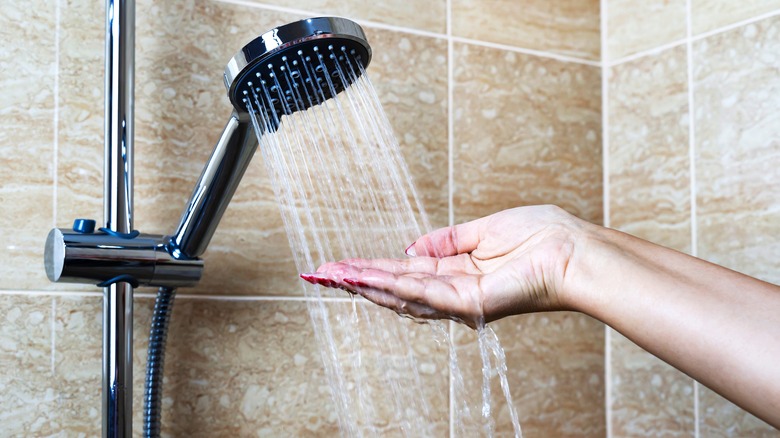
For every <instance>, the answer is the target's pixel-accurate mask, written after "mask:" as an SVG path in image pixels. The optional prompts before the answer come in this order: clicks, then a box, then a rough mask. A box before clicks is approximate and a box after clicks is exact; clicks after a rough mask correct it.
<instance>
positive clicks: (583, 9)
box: [452, 0, 601, 65]
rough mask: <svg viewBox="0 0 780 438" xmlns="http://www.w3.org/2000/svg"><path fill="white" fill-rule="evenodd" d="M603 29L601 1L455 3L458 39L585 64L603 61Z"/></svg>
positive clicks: (458, 0) (468, 0)
mask: <svg viewBox="0 0 780 438" xmlns="http://www.w3.org/2000/svg"><path fill="white" fill-rule="evenodd" d="M599 26H600V21H599V2H598V0H586V1H576V0H575V1H572V0H553V1H548V0H532V1H524V2H507V1H503V0H453V1H452V34H453V35H454V36H457V37H464V38H471V39H475V40H479V41H485V42H491V43H498V44H506V45H510V46H515V47H522V48H525V49H533V50H540V51H544V52H551V53H557V54H561V55H567V56H573V57H577V58H582V59H590V60H594V61H598V60H599V59H600V56H601V55H600V47H601V37H600V33H599ZM495 61H496V60H493V61H490V60H488V62H486V63H485V64H484V65H492V64H493V63H494V62H495ZM499 62H500V61H499Z"/></svg>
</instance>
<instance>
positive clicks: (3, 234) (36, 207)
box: [0, 1, 57, 290]
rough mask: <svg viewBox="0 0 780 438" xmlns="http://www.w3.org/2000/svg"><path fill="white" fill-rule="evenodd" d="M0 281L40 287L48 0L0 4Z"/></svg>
mask: <svg viewBox="0 0 780 438" xmlns="http://www.w3.org/2000/svg"><path fill="white" fill-rule="evenodd" d="M0 11H1V12H0V38H2V41H3V44H2V47H0V87H2V96H3V98H2V100H0V145H2V147H0V160H2V163H3V170H2V172H0V205H2V208H0V241H2V242H3V245H2V258H0V289H6V290H24V289H27V290H29V289H37V290H40V289H46V288H50V287H51V285H50V283H49V281H48V279H47V278H46V273H45V271H44V269H43V247H44V244H45V242H46V235H47V233H48V232H49V229H51V227H52V222H53V193H54V187H53V184H54V172H53V170H54V169H53V163H54V144H55V142H54V106H55V80H56V74H57V72H56V67H55V65H56V63H55V62H56V61H55V60H56V56H55V55H56V54H55V42H54V32H53V31H52V29H54V28H55V27H56V18H55V5H54V4H53V3H50V2H42V1H34V2H31V3H4V4H3V5H2V7H0Z"/></svg>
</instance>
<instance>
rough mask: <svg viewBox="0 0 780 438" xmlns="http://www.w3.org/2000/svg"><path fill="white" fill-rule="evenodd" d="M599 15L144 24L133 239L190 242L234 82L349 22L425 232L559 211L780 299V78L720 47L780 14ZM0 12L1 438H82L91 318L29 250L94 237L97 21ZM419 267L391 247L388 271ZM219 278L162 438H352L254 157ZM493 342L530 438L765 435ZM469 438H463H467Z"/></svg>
mask: <svg viewBox="0 0 780 438" xmlns="http://www.w3.org/2000/svg"><path fill="white" fill-rule="evenodd" d="M602 3H606V7H604V6H603V5H600V4H599V2H598V1H595V0H587V1H565V0H557V1H552V2H551V1H544V0H533V1H525V2H522V4H521V3H518V4H514V3H512V2H504V1H499V0H479V1H477V0H436V1H422V0H419V1H411V2H410V1H401V0H392V1H382V2H370V3H369V2H360V1H357V0H349V1H338V2H337V1H329V0H305V1H295V2H293V1H289V0H275V1H274V0H267V1H236V2H233V3H231V2H218V1H213V0H176V1H169V2H153V1H151V0H140V1H139V2H138V4H137V34H136V46H137V54H136V76H137V79H136V198H135V203H136V218H135V224H136V227H137V228H139V229H141V230H143V231H145V232H150V233H167V232H170V231H171V230H172V227H173V226H174V225H175V224H176V223H177V221H178V218H179V215H180V213H181V209H182V206H183V205H184V203H185V202H186V200H187V198H188V197H189V192H190V190H191V188H192V184H193V183H194V181H195V180H196V179H197V176H198V175H199V173H200V170H201V168H202V166H203V163H204V162H205V161H206V159H207V158H208V155H209V154H210V152H211V148H212V145H213V143H214V142H215V141H216V139H217V137H218V135H219V133H220V131H221V129H222V127H223V124H224V122H225V120H226V117H227V116H228V114H229V111H230V106H229V103H228V101H227V98H226V96H225V93H224V89H223V86H222V80H221V74H222V70H223V67H224V64H225V62H226V61H227V60H228V59H229V58H230V57H231V56H232V55H233V54H234V52H236V51H237V50H238V49H239V48H240V47H241V46H242V45H243V44H244V43H246V42H247V41H249V40H251V39H252V38H254V37H255V36H257V34H259V33H261V32H263V31H265V30H267V29H270V28H272V27H274V26H277V25H280V24H284V23H286V22H289V21H292V20H297V19H300V18H304V17H306V16H315V15H331V14H336V15H344V16H348V17H350V18H353V19H357V20H359V21H360V22H361V24H363V25H364V28H365V29H366V32H367V34H368V37H369V40H370V42H371V44H372V47H373V48H374V59H373V61H372V65H371V67H370V68H369V74H370V76H371V78H372V80H373V82H374V84H375V85H376V86H377V88H378V90H379V93H380V98H381V100H382V102H383V105H384V107H385V109H386V110H387V112H388V115H389V118H390V120H391V121H392V123H393V125H394V129H395V132H396V134H397V136H398V138H399V140H400V142H401V146H402V149H403V152H404V154H405V157H406V159H407V161H408V162H409V164H410V166H411V169H412V173H413V175H414V178H415V184H416V185H417V187H418V189H419V190H420V192H421V194H422V197H423V199H424V202H425V205H426V207H427V209H428V212H429V214H430V215H431V218H432V222H433V224H434V226H443V225H446V224H448V223H451V222H462V221H467V220H470V219H473V218H476V217H479V216H483V215H486V214H489V213H492V212H495V211H498V210H501V209H505V208H510V207H513V206H517V205H525V204H538V203H553V204H558V205H560V206H562V207H564V208H566V209H567V210H569V211H571V212H573V213H575V214H577V215H579V216H581V217H584V218H586V219H588V220H591V221H594V222H597V223H603V222H607V223H608V224H610V225H612V226H614V227H617V228H620V229H625V230H627V231H629V232H632V233H636V234H639V235H640V236H643V237H646V238H648V239H651V240H655V241H658V242H660V243H664V244H666V245H670V246H673V247H675V248H678V249H680V250H683V251H688V252H692V253H694V254H697V255H699V256H701V257H704V258H708V259H710V260H713V261H716V262H719V263H724V264H727V265H729V266H731V267H734V268H735V269H738V270H743V271H745V272H748V273H751V274H754V275H758V276H761V277H762V278H765V279H768V280H769V281H774V282H778V281H780V279H778V278H777V276H776V273H777V272H780V271H779V270H778V269H777V268H778V260H780V257H778V249H777V248H778V241H777V239H776V238H775V237H774V236H778V235H780V233H778V231H780V230H778V228H777V227H778V225H777V224H778V223H780V220H778V216H777V210H778V202H779V201H778V197H777V196H776V195H775V194H774V193H773V191H772V189H771V188H772V187H773V185H775V186H776V185H777V182H778V180H780V176H778V173H777V172H778V171H777V169H778V168H780V163H778V161H779V160H780V146H779V145H778V143H777V141H776V140H775V141H774V143H772V142H771V141H772V140H771V139H772V138H777V137H780V136H778V133H777V129H778V128H777V126H780V123H777V122H778V120H777V115H776V114H774V113H773V111H774V112H777V111H776V108H777V101H776V100H774V101H773V100H772V96H773V95H776V94H777V91H778V90H776V89H777V88H778V87H780V84H778V82H777V81H778V79H777V75H776V74H774V75H772V74H770V72H771V71H772V69H774V71H775V72H776V71H777V68H778V58H777V55H776V54H777V53H778V52H780V50H778V47H777V42H778V41H779V40H780V38H778V34H777V28H778V18H777V17H775V18H771V17H770V18H765V19H762V20H756V21H755V23H752V24H746V25H740V26H737V27H735V28H733V29H731V28H730V27H729V26H732V25H733V23H734V22H736V21H737V20H753V19H755V18H756V17H760V16H761V14H766V13H768V12H772V11H777V10H778V9H780V6H779V5H777V2H772V1H752V2H741V3H740V4H744V5H745V6H744V7H737V8H736V10H735V9H734V8H735V6H734V5H733V4H731V3H728V4H727V2H716V1H714V0H709V1H704V0H692V3H693V5H692V8H693V12H694V14H692V16H691V17H692V18H693V19H692V20H690V21H689V20H687V17H688V16H687V15H686V11H687V8H686V7H685V6H686V5H685V4H684V3H685V2H682V3H683V5H682V7H680V3H681V2H680V1H668V2H664V6H663V7H660V8H658V9H657V10H656V9H652V8H651V9H652V10H651V11H643V9H642V8H646V7H648V6H647V5H646V4H645V2H638V1H637V2H632V1H627V0H622V1H617V0H612V1H607V2H604V1H602ZM721 3H722V4H721ZM0 8H1V10H0V12H2V13H0V37H2V39H3V41H5V43H4V44H3V45H2V47H0V84H2V89H1V90H2V91H1V93H2V100H0V158H2V159H3V162H4V163H5V165H4V166H3V170H2V172H0V205H2V209H0V240H2V241H3V242H4V243H3V248H4V251H3V253H2V256H1V257H2V259H0V369H2V370H3V371H2V372H0V394H2V396H0V410H1V411H2V412H3V415H2V419H3V421H2V429H3V434H6V433H7V434H10V435H13V434H24V435H50V434H55V433H58V432H60V431H62V432H64V433H65V434H66V435H79V434H83V435H87V436H93V435H96V434H98V433H99V428H100V379H101V377H100V361H101V352H100V348H101V340H100V339H101V316H100V314H101V301H102V299H101V295H100V292H99V291H97V290H96V289H95V288H93V287H87V286H78V285H64V284H57V285H52V284H50V283H49V282H48V280H47V279H46V277H45V275H44V273H43V269H42V260H41V257H42V256H41V253H42V247H43V242H44V241H45V237H46V233H47V232H48V230H49V229H50V228H51V227H53V226H60V227H66V226H69V225H70V223H71V221H72V219H74V218H76V217H92V218H96V219H98V220H99V219H101V217H102V142H103V140H102V136H103V128H102V120H103V100H102V99H103V96H102V93H103V32H104V29H103V26H104V24H103V17H104V9H103V6H102V5H101V4H95V3H94V2H87V1H84V0H71V1H68V0H57V1H54V2H44V1H40V0H33V1H31V2H28V3H27V4H24V5H22V4H16V3H13V2H5V3H3V4H2V6H0ZM719 11H720V12H719ZM602 14H606V15H605V16H603V17H602ZM605 22H606V24H604V23H605ZM659 23H660V24H659ZM689 23H690V24H689ZM661 24H663V26H661ZM691 26H692V29H689V27H691ZM724 27H729V28H728V30H726V29H724ZM661 28H663V29H664V30H663V31H659V30H658V29H661ZM604 31H606V33H605V34H603V35H602V32H604ZM689 36H693V37H692V38H690V37H689ZM659 47H660V48H661V50H654V49H656V48H659ZM648 51H649V52H648ZM729 57H733V58H729ZM689 59H692V60H693V62H692V63H691V64H690V65H691V66H692V68H691V69H689V68H688V61H689ZM605 72H606V75H605V74H604V73H605ZM689 78H693V81H689ZM689 83H690V84H693V85H694V86H693V87H692V91H691V90H689ZM691 103H692V104H693V105H694V108H695V109H696V111H695V113H694V114H695V117H694V119H693V123H691V122H690V121H689V117H688V108H689V105H690V104H691ZM602 107H604V108H606V109H607V111H606V112H605V113H603V112H602ZM602 132H605V133H606V135H604V136H602ZM724 157H728V159H725V158H724ZM691 158H693V161H691ZM647 163H651V164H650V165H648V164H647ZM691 175H693V177H692V176H691ZM691 196H693V199H695V202H693V203H692V202H691V199H692V198H691ZM650 211H652V212H654V214H653V215H652V216H650V215H648V214H647V212H650ZM724 235H728V236H729V238H727V239H724ZM773 239H774V240H773ZM408 243H410V242H399V253H400V251H402V250H403V248H405V247H406V245H407V244H408ZM205 259H206V266H207V268H206V272H205V273H204V278H203V281H202V282H201V284H200V285H199V286H198V287H197V288H195V289H193V290H187V291H181V293H182V294H185V295H184V296H180V297H179V298H178V300H177V303H176V306H175V311H174V314H173V319H172V321H173V322H172V328H171V332H170V333H171V334H170V336H169V347H168V357H167V361H166V378H165V399H164V403H163V405H164V414H163V415H164V419H165V421H164V430H165V432H166V433H168V434H170V435H171V436H185V435H186V436H190V435H191V436H219V435H224V436H237V435H238V436H244V435H250V434H258V435H261V436H285V435H286V436H290V435H292V436H330V435H334V434H336V433H337V430H338V425H337V418H336V415H335V413H334V412H333V409H332V408H331V407H330V404H331V399H330V396H329V388H328V384H327V382H326V379H325V373H324V371H323V370H322V365H321V361H320V358H319V350H318V347H317V345H316V342H315V340H314V335H313V333H312V328H311V325H310V323H309V319H308V313H307V311H306V302H305V301H303V299H302V295H303V293H302V288H301V286H300V284H299V280H298V278H297V273H296V271H295V267H294V265H293V261H292V256H291V252H290V250H289V247H288V243H287V238H286V236H285V234H284V229H283V226H282V223H281V220H280V216H279V213H278V210H277V207H276V203H275V201H274V197H273V193H272V191H271V187H270V183H269V181H268V178H267V176H266V174H265V170H264V168H263V164H262V163H261V160H260V159H259V157H258V159H256V160H255V161H254V162H253V163H252V164H251V166H250V169H249V170H248V173H247V176H246V177H245V178H244V181H242V184H241V186H240V187H239V190H238V192H237V193H236V196H235V198H234V200H233V202H232V203H231V205H230V207H229V208H228V211H227V213H226V215H225V218H224V220H223V222H222V224H221V225H220V228H219V230H218V232H217V234H216V235H215V237H214V240H213V242H212V244H211V246H210V248H209V251H208V252H207V254H206V256H205ZM773 275H774V277H773ZM152 293H153V291H151V290H148V289H146V290H145V289H141V290H139V291H138V293H137V298H136V303H135V357H134V366H135V382H136V384H135V387H134V395H135V402H134V406H135V414H136V422H135V431H136V434H138V433H139V432H140V430H141V428H140V407H141V406H142V402H141V395H142V393H143V384H142V374H143V369H144V361H145V356H146V336H147V332H148V323H149V319H150V314H151V308H152V304H153V299H152V298H151V297H152ZM328 305H329V306H333V307H338V306H345V305H348V304H346V303H338V302H336V303H330V304H328ZM361 305H364V304H361ZM409 328H410V330H411V331H412V333H411V336H412V339H413V341H414V342H413V348H414V350H415V354H416V356H417V357H418V358H423V359H421V360H422V362H424V363H423V365H424V366H422V367H421V370H424V371H422V378H423V381H424V384H425V386H426V387H427V392H426V394H430V400H429V401H430V403H431V407H432V409H433V410H434V411H435V412H436V413H437V415H434V417H435V418H434V419H432V421H434V422H435V424H433V425H432V427H433V430H434V431H436V435H437V436H441V435H446V434H447V432H448V431H449V429H450V426H451V425H450V420H451V417H450V416H449V412H450V403H451V401H450V400H449V398H448V394H449V391H448V386H449V384H450V383H449V375H448V368H447V352H446V351H444V349H443V348H442V347H441V346H440V345H438V344H437V343H436V342H434V341H433V340H432V339H430V338H429V337H427V336H424V332H422V331H421V330H419V329H418V328H416V327H415V326H414V325H413V324H410V325H409ZM494 328H495V330H496V332H497V333H498V335H499V337H500V339H501V342H502V344H503V346H504V348H505V350H506V356H507V362H508V369H509V370H508V378H509V383H510V387H511V390H512V395H513V399H514V403H515V405H516V407H517V410H518V413H519V415H520V421H521V424H522V425H523V430H524V432H525V435H526V436H528V437H534V436H604V435H606V434H607V433H608V432H609V433H611V434H612V435H615V436H626V435H643V434H669V435H692V434H694V432H695V431H696V430H698V431H699V433H700V434H701V435H703V436H719V435H733V436H743V435H746V434H750V433H753V434H757V435H758V434H762V433H763V434H769V433H770V432H768V429H766V426H762V425H761V423H760V422H759V421H758V420H755V419H752V418H750V417H749V416H747V415H746V414H744V413H742V412H741V411H739V410H738V409H737V408H735V407H733V406H732V405H730V404H728V403H726V402H724V401H722V399H719V398H718V397H717V396H716V395H714V394H712V393H711V392H709V391H707V390H706V389H705V388H703V387H701V386H695V385H694V384H693V382H692V381H691V380H690V379H688V378H687V377H685V376H684V375H682V374H680V373H679V372H677V371H675V370H673V369H671V368H670V367H668V366H666V365H664V364H662V363H660V362H658V361H657V360H655V359H652V357H650V356H649V355H648V354H647V353H644V352H642V351H641V350H640V349H638V347H635V346H633V344H631V343H630V342H628V341H626V340H624V339H622V338H621V337H620V336H619V335H617V334H616V333H614V332H612V331H610V330H605V328H604V326H603V325H602V324H600V323H598V322H597V321H594V320H593V319H590V318H588V317H586V316H584V315H580V314H569V313H550V314H540V315H529V316H520V317H516V318H510V319H506V320H503V321H500V322H498V323H496V324H494ZM346 329H348V328H345V330H346ZM361 330H364V331H368V330H371V328H370V327H362V328H361ZM451 331H452V334H453V337H454V340H455V343H456V348H457V351H458V354H459V357H460V358H461V364H462V367H463V369H464V373H465V376H464V378H465V380H466V385H467V388H469V389H470V394H471V395H472V396H473V397H472V396H470V397H472V399H470V400H469V402H471V403H472V404H473V403H476V402H478V401H479V393H480V391H479V389H478V388H479V387H478V385H480V384H481V376H482V374H481V370H480V367H481V362H480V359H479V352H478V349H477V348H476V345H475V342H476V339H475V336H474V334H473V332H471V331H469V330H465V329H462V328H461V327H455V326H454V324H453V325H452V326H451ZM605 364H606V367H605ZM381 371H382V370H379V372H381ZM373 390H375V391H377V394H378V395H380V396H381V395H382V394H383V392H382V391H383V389H382V388H373ZM493 394H494V409H495V411H496V418H497V429H498V430H499V432H501V433H502V434H508V433H510V431H511V425H510V424H509V413H508V410H507V409H506V406H505V404H504V403H503V402H502V400H501V399H502V397H501V396H500V388H499V387H498V386H497V385H494V388H493ZM696 407H698V409H695V408H696ZM395 421H396V419H395V418H394V416H393V415H392V412H389V413H388V414H387V418H386V421H384V422H383V424H381V425H378V427H381V428H382V429H383V430H386V431H389V432H388V433H389V434H391V435H392V434H393V433H397V431H398V429H397V428H398V424H396V423H395ZM464 427H465V430H462V431H459V430H456V431H455V433H454V436H474V435H475V434H476V433H477V432H478V431H477V430H476V429H475V427H477V426H476V425H475V424H466V425H465V426H464Z"/></svg>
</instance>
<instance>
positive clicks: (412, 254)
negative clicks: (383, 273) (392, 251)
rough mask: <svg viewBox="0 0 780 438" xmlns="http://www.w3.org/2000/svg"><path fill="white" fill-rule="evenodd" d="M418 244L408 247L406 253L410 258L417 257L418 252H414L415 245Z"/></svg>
mask: <svg viewBox="0 0 780 438" xmlns="http://www.w3.org/2000/svg"><path fill="white" fill-rule="evenodd" d="M415 243H417V241H414V242H412V244H411V245H409V246H407V247H406V249H405V250H404V253H405V254H406V255H408V256H409V257H416V256H417V251H415V250H414V244H415Z"/></svg>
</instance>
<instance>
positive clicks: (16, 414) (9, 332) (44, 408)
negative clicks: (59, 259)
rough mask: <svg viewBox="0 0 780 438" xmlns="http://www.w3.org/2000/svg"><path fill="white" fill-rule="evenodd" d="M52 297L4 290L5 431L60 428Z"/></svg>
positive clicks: (1, 407)
mask: <svg viewBox="0 0 780 438" xmlns="http://www.w3.org/2000/svg"><path fill="white" fill-rule="evenodd" d="M51 318H52V298H51V297H50V296H44V295H41V296H34V295H0V369H2V370H3V371H2V372H0V394H2V397H0V419H2V423H3V435H5V436H30V435H35V436H49V435H52V434H54V433H56V432H57V431H58V430H60V427H62V426H63V421H62V420H63V418H61V416H60V415H59V414H58V411H57V407H58V400H57V396H56V388H55V380H53V377H54V376H53V369H52V368H53V364H52V353H53V352H52V324H51V323H52V322H51Z"/></svg>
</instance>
